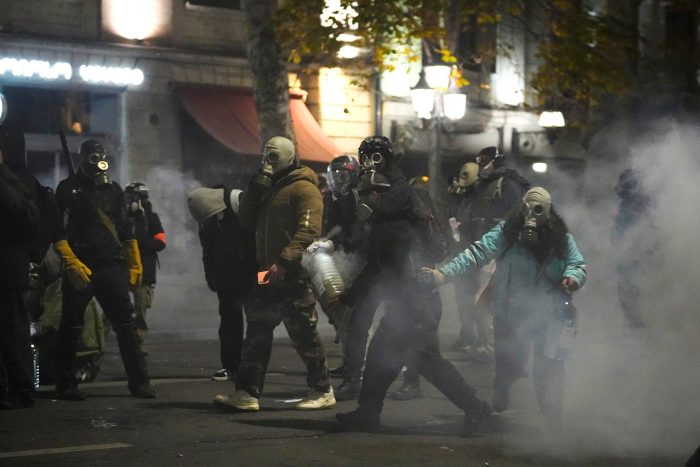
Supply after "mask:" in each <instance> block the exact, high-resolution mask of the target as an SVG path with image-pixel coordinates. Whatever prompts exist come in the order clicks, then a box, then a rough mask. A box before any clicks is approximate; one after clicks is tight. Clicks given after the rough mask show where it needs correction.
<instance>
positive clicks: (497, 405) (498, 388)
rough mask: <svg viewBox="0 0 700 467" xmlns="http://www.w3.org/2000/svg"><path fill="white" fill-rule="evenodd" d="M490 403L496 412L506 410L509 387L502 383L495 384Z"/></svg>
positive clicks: (508, 403) (508, 399) (508, 402)
mask: <svg viewBox="0 0 700 467" xmlns="http://www.w3.org/2000/svg"><path fill="white" fill-rule="evenodd" d="M492 403H493V410H494V411H495V412H496V413H501V412H504V411H506V410H507V409H508V406H509V405H510V388H509V387H508V386H506V385H504V384H496V385H495V386H494V388H493V399H492Z"/></svg>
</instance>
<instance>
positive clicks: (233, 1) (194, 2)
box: [185, 0, 241, 10]
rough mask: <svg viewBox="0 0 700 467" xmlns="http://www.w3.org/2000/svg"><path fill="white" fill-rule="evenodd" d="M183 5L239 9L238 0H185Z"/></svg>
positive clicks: (239, 3)
mask: <svg viewBox="0 0 700 467" xmlns="http://www.w3.org/2000/svg"><path fill="white" fill-rule="evenodd" d="M185 6H187V7H188V8H189V7H206V8H226V9H228V10H240V9H241V2H240V0H187V1H186V2H185Z"/></svg>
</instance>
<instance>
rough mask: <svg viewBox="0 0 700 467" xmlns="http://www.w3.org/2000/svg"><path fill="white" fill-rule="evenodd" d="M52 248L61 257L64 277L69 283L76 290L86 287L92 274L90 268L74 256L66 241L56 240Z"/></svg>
mask: <svg viewBox="0 0 700 467" xmlns="http://www.w3.org/2000/svg"><path fill="white" fill-rule="evenodd" d="M53 249H54V250H55V251H56V253H58V255H59V256H60V257H61V259H63V265H64V267H65V271H66V277H68V281H69V282H70V283H71V285H72V286H73V287H75V288H76V289H78V290H82V289H84V288H86V287H87V286H88V284H90V276H92V271H91V270H90V268H89V267H87V266H85V264H83V262H82V261H80V260H79V259H78V257H77V256H75V253H73V250H72V249H71V247H70V245H69V244H68V242H67V241H65V240H59V241H57V242H56V243H54V244H53Z"/></svg>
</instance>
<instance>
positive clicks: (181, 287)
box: [145, 167, 219, 365]
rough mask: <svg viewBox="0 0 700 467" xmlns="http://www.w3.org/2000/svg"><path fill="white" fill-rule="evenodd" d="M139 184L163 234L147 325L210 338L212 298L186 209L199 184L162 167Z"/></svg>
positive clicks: (214, 321)
mask: <svg viewBox="0 0 700 467" xmlns="http://www.w3.org/2000/svg"><path fill="white" fill-rule="evenodd" d="M145 183H146V185H148V187H149V189H150V197H149V198H150V201H151V203H152V204H153V210H154V211H155V212H156V213H157V214H158V216H159V217H160V220H161V223H162V224H163V230H165V233H166V235H167V237H168V245H167V247H166V248H165V250H163V251H162V252H160V253H159V254H158V257H159V262H160V269H158V270H157V281H158V282H157V284H156V291H155V297H154V301H153V309H152V310H151V312H150V313H149V315H148V325H149V328H150V329H151V330H152V332H159V331H165V332H173V333H178V334H183V336H184V335H186V337H188V338H216V329H218V326H219V313H218V301H217V298H216V294H215V293H214V292H212V291H210V290H209V289H208V288H207V285H206V282H205V279H204V267H203V265H202V248H201V246H200V243H199V236H198V225H197V222H195V221H194V220H193V219H192V218H191V217H190V214H189V211H188V209H187V193H189V192H190V191H191V190H193V189H195V188H198V187H201V186H203V184H202V183H201V182H199V181H197V180H195V179H194V178H193V177H192V175H190V174H187V173H181V172H180V171H178V170H174V169H171V168H166V167H158V168H155V169H153V170H151V171H150V172H149V173H148V175H147V177H146V180H145ZM200 334H201V335H200ZM212 364H213V365H216V364H217V363H216V362H212Z"/></svg>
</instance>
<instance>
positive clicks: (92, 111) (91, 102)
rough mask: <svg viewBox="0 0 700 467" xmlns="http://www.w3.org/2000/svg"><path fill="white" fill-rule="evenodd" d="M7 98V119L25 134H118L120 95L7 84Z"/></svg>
mask: <svg viewBox="0 0 700 467" xmlns="http://www.w3.org/2000/svg"><path fill="white" fill-rule="evenodd" d="M3 94H5V97H6V98H7V104H8V114H7V121H8V123H11V124H12V125H13V126H16V127H17V128H21V129H22V131H24V132H25V133H58V131H59V130H64V131H65V132H66V133H68V134H90V133H116V132H117V130H118V124H117V115H118V112H117V96H116V95H114V94H98V93H88V92H84V91H69V90H58V89H44V88H35V87H15V86H3Z"/></svg>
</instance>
